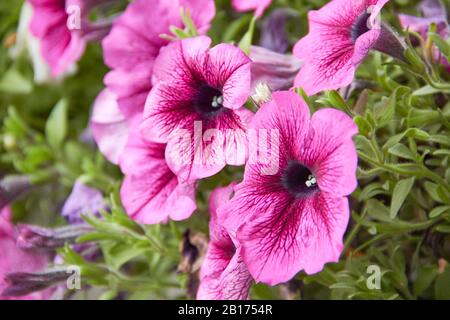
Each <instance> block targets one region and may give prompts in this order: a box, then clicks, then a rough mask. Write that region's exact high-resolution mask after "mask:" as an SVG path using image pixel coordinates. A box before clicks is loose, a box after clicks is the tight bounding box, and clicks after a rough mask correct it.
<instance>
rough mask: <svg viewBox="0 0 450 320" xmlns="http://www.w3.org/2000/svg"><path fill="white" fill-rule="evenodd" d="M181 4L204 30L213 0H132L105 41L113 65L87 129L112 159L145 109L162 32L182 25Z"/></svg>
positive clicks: (115, 160)
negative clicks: (129, 129) (132, 119)
mask: <svg viewBox="0 0 450 320" xmlns="http://www.w3.org/2000/svg"><path fill="white" fill-rule="evenodd" d="M181 7H184V8H185V9H188V10H189V11H190V12H191V16H192V19H193V21H194V23H195V24H196V26H197V28H198V31H199V32H200V33H204V32H206V31H207V30H208V28H209V24H210V22H211V20H212V18H213V17H214V15H215V6H214V1H213V0H156V1H152V2H149V1H147V0H135V1H133V2H132V3H130V4H129V5H128V7H127V9H126V10H125V12H124V13H123V14H122V16H121V17H120V18H119V19H117V20H116V21H115V23H114V25H113V28H112V30H111V33H110V34H109V35H108V36H107V37H106V38H105V39H104V40H103V43H102V45H103V50H104V59H105V63H106V64H107V65H108V66H109V67H110V68H111V69H112V70H111V71H110V72H109V73H108V74H107V75H106V77H105V79H104V81H105V84H106V86H107V88H106V89H105V90H104V91H103V92H101V93H100V94H99V96H98V97H97V99H96V101H95V103H94V110H93V115H92V118H91V129H92V133H93V136H94V139H95V141H96V142H97V144H98V146H99V149H100V151H101V152H102V153H103V154H104V155H105V156H106V157H107V158H108V160H109V161H111V162H112V163H114V164H117V163H118V158H119V155H120V154H121V153H122V151H123V148H124V146H125V143H126V141H127V138H128V127H129V121H130V119H131V118H133V117H134V116H135V115H136V114H140V113H142V111H143V110H144V104H145V100H146V98H147V96H148V94H149V92H150V90H151V88H152V81H151V78H152V74H153V65H154V63H155V59H156V58H157V56H158V55H159V51H160V49H161V48H162V47H164V46H166V45H168V44H169V41H167V40H165V39H163V38H161V37H160V35H161V34H168V33H170V30H169V28H170V26H177V27H182V22H181V16H180V8H181ZM154 21H158V23H156V24H155V23H154ZM142 30H145V32H142Z"/></svg>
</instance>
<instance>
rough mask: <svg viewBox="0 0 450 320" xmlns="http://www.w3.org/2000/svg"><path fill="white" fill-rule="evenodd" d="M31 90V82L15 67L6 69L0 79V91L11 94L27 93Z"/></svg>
mask: <svg viewBox="0 0 450 320" xmlns="http://www.w3.org/2000/svg"><path fill="white" fill-rule="evenodd" d="M32 90H33V85H32V84H31V82H30V81H28V79H26V78H25V77H24V76H22V75H21V74H20V73H19V72H18V71H17V70H15V69H10V70H8V71H6V73H5V74H4V75H3V77H2V78H1V79H0V91H3V92H6V93H12V94H29V93H30V92H31V91H32Z"/></svg>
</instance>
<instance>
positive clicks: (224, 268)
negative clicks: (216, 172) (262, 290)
mask: <svg viewBox="0 0 450 320" xmlns="http://www.w3.org/2000/svg"><path fill="white" fill-rule="evenodd" d="M233 187H234V184H230V185H229V186H227V187H224V188H218V189H216V190H214V191H213V192H212V193H211V196H210V200H209V210H210V213H211V219H210V222H209V238H210V239H209V245H208V251H207V253H206V257H205V260H204V262H203V265H202V268H201V270H200V286H199V290H198V292H197V299H199V300H246V299H248V298H249V289H250V285H251V283H252V281H253V279H252V277H251V275H250V273H249V272H248V270H247V267H246V266H245V264H244V262H243V260H242V256H241V255H240V248H237V247H236V245H235V244H234V242H233V240H232V238H231V237H230V235H229V234H228V232H227V231H226V230H225V228H224V227H223V226H222V225H221V222H220V217H218V212H217V209H218V208H219V207H220V206H222V205H224V204H225V203H227V202H228V201H229V200H230V198H231V196H232V194H233Z"/></svg>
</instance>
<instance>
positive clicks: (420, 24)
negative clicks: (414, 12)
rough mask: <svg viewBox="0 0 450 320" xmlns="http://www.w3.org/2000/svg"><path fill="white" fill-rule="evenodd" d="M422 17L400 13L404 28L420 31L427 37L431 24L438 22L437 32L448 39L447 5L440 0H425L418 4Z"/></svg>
mask: <svg viewBox="0 0 450 320" xmlns="http://www.w3.org/2000/svg"><path fill="white" fill-rule="evenodd" d="M418 9H419V11H420V12H422V14H423V16H422V17H416V16H410V15H407V14H399V15H398V17H399V19H400V23H401V25H402V27H403V28H409V29H410V30H413V31H416V32H419V33H420V35H421V36H422V37H423V38H424V39H426V38H427V33H428V29H429V27H430V25H431V24H432V23H435V24H436V27H437V32H438V33H439V34H440V35H441V36H442V37H443V38H444V39H447V38H448V36H449V33H450V30H449V25H448V18H447V12H446V10H445V6H444V5H443V4H442V2H441V1H439V0H423V1H422V2H421V3H420V5H419V6H418Z"/></svg>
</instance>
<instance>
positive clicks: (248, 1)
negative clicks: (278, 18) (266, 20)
mask: <svg viewBox="0 0 450 320" xmlns="http://www.w3.org/2000/svg"><path fill="white" fill-rule="evenodd" d="M271 3H272V0H232V5H233V8H234V9H235V10H236V11H239V12H245V11H251V10H255V16H257V17H260V16H262V14H263V13H264V11H265V10H266V9H267V8H268V7H269V6H270V4H271Z"/></svg>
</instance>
